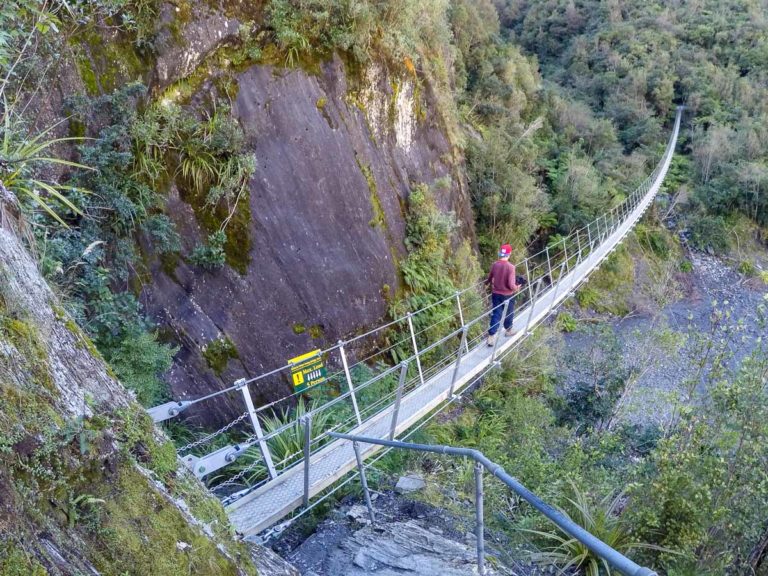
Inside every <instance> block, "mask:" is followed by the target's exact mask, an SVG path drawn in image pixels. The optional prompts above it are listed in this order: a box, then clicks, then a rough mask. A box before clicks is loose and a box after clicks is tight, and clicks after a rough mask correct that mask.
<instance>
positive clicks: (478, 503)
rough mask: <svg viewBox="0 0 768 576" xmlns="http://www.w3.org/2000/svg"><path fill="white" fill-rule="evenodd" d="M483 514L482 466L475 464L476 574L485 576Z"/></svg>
mask: <svg viewBox="0 0 768 576" xmlns="http://www.w3.org/2000/svg"><path fill="white" fill-rule="evenodd" d="M484 516H485V514H484V513H483V465H482V464H480V462H475V518H476V520H477V525H476V526H475V536H476V539H477V573H478V574H480V576H483V574H485V520H484Z"/></svg>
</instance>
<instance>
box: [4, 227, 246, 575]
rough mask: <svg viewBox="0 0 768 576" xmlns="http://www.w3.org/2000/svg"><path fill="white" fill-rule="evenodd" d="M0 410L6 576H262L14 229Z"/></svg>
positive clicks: (8, 252) (8, 239)
mask: <svg viewBox="0 0 768 576" xmlns="http://www.w3.org/2000/svg"><path fill="white" fill-rule="evenodd" d="M0 406H2V410H0V574H3V575H4V576H6V575H8V576H10V575H21V574H25V575H31V574H34V575H36V576H37V575H43V574H51V575H67V576H69V575H75V574H125V573H131V574H135V573H145V574H157V575H160V574H166V575H168V576H171V575H176V574H179V573H180V572H186V571H188V570H192V571H194V572H195V573H196V574H210V575H211V576H213V575H217V576H218V575H222V574H230V575H233V576H234V575H246V574H249V575H255V574H256V568H255V564H254V562H253V560H252V559H251V553H252V552H251V550H250V549H249V548H248V547H246V546H244V545H243V544H240V543H236V542H235V541H234V540H233V539H232V536H231V532H230V530H231V529H230V527H229V524H228V521H227V519H226V517H225V516H224V511H223V509H222V508H221V506H220V505H219V503H218V502H216V501H215V500H213V499H212V498H211V497H210V496H208V495H207V494H206V492H205V491H204V489H203V487H202V485H200V484H199V483H198V482H197V481H196V480H195V479H194V478H193V477H192V476H191V475H190V474H189V473H188V472H186V469H184V468H182V469H179V470H177V467H178V462H177V459H176V453H175V450H174V447H173V445H172V444H171V443H170V442H169V441H168V440H167V439H165V438H162V437H160V436H158V435H157V433H156V432H155V430H154V428H153V426H152V423H151V421H150V420H149V418H148V417H147V415H146V414H145V413H144V411H143V410H142V409H141V407H140V406H138V405H137V403H136V401H135V400H134V399H133V397H132V396H131V394H130V393H128V392H127V391H126V390H125V389H124V388H123V387H122V386H121V385H120V384H119V383H118V382H117V381H116V380H115V378H114V374H113V373H112V372H111V370H110V369H109V368H108V367H107V366H106V364H105V363H104V361H103V360H102V359H101V357H100V356H99V355H98V353H97V352H96V351H95V348H94V346H93V344H92V343H91V341H90V339H89V338H88V337H87V336H86V335H85V334H84V333H83V332H82V331H81V330H80V329H79V328H78V327H77V325H76V324H75V323H74V322H73V321H72V319H71V318H70V317H69V316H68V315H67V314H66V312H65V311H64V310H63V309H62V308H61V305H60V303H59V300H58V298H56V296H54V294H53V293H52V292H51V290H50V289H49V288H48V286H47V284H46V283H45V281H44V280H43V279H42V277H41V276H40V274H39V272H38V270H37V267H36V265H35V263H34V261H33V260H32V259H31V258H30V256H29V255H28V253H27V252H26V250H25V248H24V247H23V246H22V244H21V243H20V242H19V241H18V239H17V238H16V237H15V236H14V234H13V233H11V232H10V231H9V230H8V228H7V227H3V228H0Z"/></svg>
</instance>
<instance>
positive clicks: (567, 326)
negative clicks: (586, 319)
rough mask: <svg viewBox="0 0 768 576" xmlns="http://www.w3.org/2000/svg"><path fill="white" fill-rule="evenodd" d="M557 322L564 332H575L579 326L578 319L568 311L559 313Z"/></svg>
mask: <svg viewBox="0 0 768 576" xmlns="http://www.w3.org/2000/svg"><path fill="white" fill-rule="evenodd" d="M555 323H556V324H557V327H558V329H560V330H562V331H563V332H573V331H574V330H576V328H577V327H578V321H577V320H576V318H574V317H573V315H572V314H569V313H568V312H560V314H558V315H557V320H555Z"/></svg>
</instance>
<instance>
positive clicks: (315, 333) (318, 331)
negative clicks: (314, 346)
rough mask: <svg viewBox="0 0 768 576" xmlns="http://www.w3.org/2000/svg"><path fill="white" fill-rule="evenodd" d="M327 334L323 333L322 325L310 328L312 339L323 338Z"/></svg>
mask: <svg viewBox="0 0 768 576" xmlns="http://www.w3.org/2000/svg"><path fill="white" fill-rule="evenodd" d="M324 334H325V332H324V331H323V327H322V326H320V324H314V325H312V326H310V327H309V337H310V338H312V339H315V340H316V339H318V338H322V337H323V335H324Z"/></svg>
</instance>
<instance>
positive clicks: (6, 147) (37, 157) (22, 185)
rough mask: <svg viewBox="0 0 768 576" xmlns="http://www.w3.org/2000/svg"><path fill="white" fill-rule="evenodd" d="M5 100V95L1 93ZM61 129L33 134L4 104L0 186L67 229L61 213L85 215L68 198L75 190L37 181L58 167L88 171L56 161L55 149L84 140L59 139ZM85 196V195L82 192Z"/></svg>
mask: <svg viewBox="0 0 768 576" xmlns="http://www.w3.org/2000/svg"><path fill="white" fill-rule="evenodd" d="M0 96H2V91H0ZM57 127H58V125H54V126H51V127H50V128H47V129H45V130H43V131H41V132H38V133H37V134H31V133H30V132H29V130H28V128H27V127H26V126H25V125H24V121H23V119H22V118H21V117H19V116H18V115H17V113H16V111H15V110H14V108H13V106H10V105H9V104H8V102H7V100H3V102H2V116H0V186H3V187H4V188H5V190H6V191H7V192H10V193H11V194H12V195H13V196H15V197H16V199H17V200H18V201H19V202H20V203H21V204H22V206H23V207H25V208H27V207H31V208H41V209H42V210H44V211H45V212H46V213H47V214H48V215H49V216H51V217H52V218H54V219H55V220H56V222H57V223H58V224H60V225H61V226H64V227H66V226H67V224H66V223H65V222H64V219H63V218H62V216H61V213H62V212H68V213H69V214H71V215H73V216H75V215H82V211H81V210H80V208H78V207H77V206H76V205H75V204H74V203H73V202H72V201H71V200H70V199H69V198H68V193H71V192H73V191H74V190H73V189H72V186H65V185H61V184H58V183H56V182H51V181H48V180H47V179H45V178H40V177H38V176H39V174H40V173H41V172H42V170H43V169H45V168H47V169H49V170H50V169H51V167H56V166H67V167H71V168H80V169H84V170H85V169H87V168H86V167H85V166H83V165H82V164H78V163H76V162H71V161H69V160H66V159H64V158H60V157H57V156H56V155H55V154H54V153H53V151H52V149H53V148H55V147H57V146H60V145H62V144H64V143H67V142H78V141H82V138H76V137H72V138H56V137H54V136H53V132H54V130H55V129H56V128H57ZM80 193H82V191H80Z"/></svg>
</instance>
